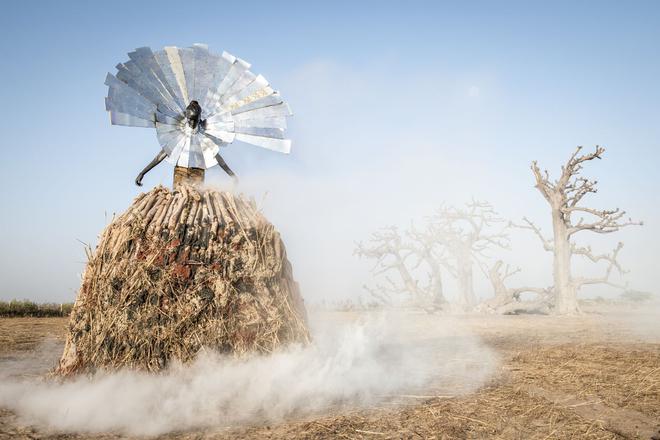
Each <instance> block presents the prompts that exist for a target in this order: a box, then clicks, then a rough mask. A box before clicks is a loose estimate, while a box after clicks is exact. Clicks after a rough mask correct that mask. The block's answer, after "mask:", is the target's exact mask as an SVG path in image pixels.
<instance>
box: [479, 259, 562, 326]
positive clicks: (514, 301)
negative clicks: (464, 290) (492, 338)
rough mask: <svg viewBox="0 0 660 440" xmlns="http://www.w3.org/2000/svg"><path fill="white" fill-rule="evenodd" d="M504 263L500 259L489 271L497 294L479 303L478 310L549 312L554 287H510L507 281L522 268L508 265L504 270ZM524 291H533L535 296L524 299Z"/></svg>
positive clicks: (489, 277) (498, 312)
mask: <svg viewBox="0 0 660 440" xmlns="http://www.w3.org/2000/svg"><path fill="white" fill-rule="evenodd" d="M503 265H504V263H503V262H502V260H498V261H497V262H495V264H494V265H493V266H492V267H491V268H490V270H489V271H488V279H489V280H490V282H491V284H492V286H493V291H494V293H495V295H494V296H493V297H492V298H490V299H488V300H486V301H483V302H482V303H481V304H479V307H478V310H479V311H482V312H487V313H497V314H508V313H520V312H525V313H544V314H547V313H549V311H550V309H551V307H552V306H553V304H552V289H551V288H545V289H544V288H540V287H527V286H526V287H515V288H509V287H507V286H506V284H505V281H506V280H507V279H508V278H510V277H512V276H513V275H515V274H517V273H518V272H520V268H516V269H513V268H511V267H510V266H509V265H506V267H505V268H504V272H502V268H503ZM523 293H533V294H535V296H536V297H535V298H534V299H532V300H523V298H522V294H523Z"/></svg>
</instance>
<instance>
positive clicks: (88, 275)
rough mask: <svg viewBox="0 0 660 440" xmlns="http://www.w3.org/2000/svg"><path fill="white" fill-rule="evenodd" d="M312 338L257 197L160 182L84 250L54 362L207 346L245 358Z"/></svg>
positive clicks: (177, 356) (122, 358)
mask: <svg viewBox="0 0 660 440" xmlns="http://www.w3.org/2000/svg"><path fill="white" fill-rule="evenodd" d="M308 341H309V333H308V331H307V326H306V316H305V310H304V306H303V302H302V298H301V296H300V293H299V290H298V285H297V283H296V282H295V281H294V280H293V275H292V270H291V264H290V263H289V261H288V260H287V257H286V251H285V248H284V245H283V243H282V240H281V239H280V236H279V234H278V232H277V231H276V230H275V228H274V227H273V225H272V224H270V223H269V222H268V221H267V220H266V218H265V217H264V216H263V215H262V214H261V213H260V212H259V211H258V210H257V208H256V206H255V204H254V202H252V201H248V200H246V199H244V198H243V197H240V196H235V195H232V194H230V193H226V192H218V191H214V190H209V189H200V188H197V187H192V186H188V185H182V186H179V187H177V188H176V190H174V191H171V190H169V189H167V188H164V187H157V188H154V189H153V190H152V191H150V192H148V193H146V194H142V195H140V196H138V197H137V199H136V200H135V202H134V203H133V205H132V206H131V207H130V208H129V209H128V210H127V211H126V212H125V213H123V214H122V215H121V216H119V217H118V218H116V219H115V220H114V221H113V222H112V223H111V224H110V225H108V227H107V228H106V229H105V230H104V231H103V233H102V235H101V238H100V242H99V244H98V247H97V249H96V251H95V252H94V253H93V254H92V253H91V252H90V255H89V262H88V264H87V268H86V270H85V273H84V276H83V282H82V286H81V288H80V292H79V294H78V298H77V299H76V303H75V305H74V308H73V312H72V315H71V321H70V324H69V332H68V336H67V342H66V346H65V349H64V354H63V355H62V359H61V361H60V365H59V367H58V369H57V371H56V372H57V373H58V374H60V375H64V376H66V375H71V374H75V373H81V372H84V373H93V372H94V371H96V370H97V369H99V368H102V369H115V368H120V367H121V368H129V369H136V370H145V371H158V370H161V369H163V368H164V367H166V366H167V365H168V364H169V363H170V362H171V361H173V360H177V361H182V362H187V361H190V360H192V359H194V358H195V356H196V355H197V353H199V352H200V350H204V349H207V348H209V349H213V350H217V351H220V352H223V353H231V354H234V355H239V356H240V355H243V354H246V353H251V352H258V353H268V352H271V351H273V350H274V349H276V348H277V347H279V346H281V345H283V344H287V343H292V342H300V343H306V342H308Z"/></svg>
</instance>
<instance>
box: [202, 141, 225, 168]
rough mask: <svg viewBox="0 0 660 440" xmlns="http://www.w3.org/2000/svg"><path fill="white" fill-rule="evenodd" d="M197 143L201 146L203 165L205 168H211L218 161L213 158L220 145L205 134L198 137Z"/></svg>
mask: <svg viewBox="0 0 660 440" xmlns="http://www.w3.org/2000/svg"><path fill="white" fill-rule="evenodd" d="M199 143H200V145H201V146H202V154H203V156H204V166H205V167H206V168H211V167H212V166H214V165H217V164H218V162H217V161H216V160H215V155H216V154H218V152H219V151H220V147H219V146H218V145H216V144H215V143H214V142H213V141H212V140H211V139H209V138H208V137H206V136H203V137H202V138H200V140H199Z"/></svg>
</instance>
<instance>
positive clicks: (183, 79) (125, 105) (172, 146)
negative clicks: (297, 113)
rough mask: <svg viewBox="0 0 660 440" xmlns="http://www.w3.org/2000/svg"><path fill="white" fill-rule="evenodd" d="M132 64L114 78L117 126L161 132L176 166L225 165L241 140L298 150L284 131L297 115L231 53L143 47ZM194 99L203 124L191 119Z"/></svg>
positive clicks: (110, 104) (111, 103) (110, 102)
mask: <svg viewBox="0 0 660 440" xmlns="http://www.w3.org/2000/svg"><path fill="white" fill-rule="evenodd" d="M128 57H129V60H127V61H125V62H123V63H120V64H118V65H117V66H116V68H117V73H116V74H115V75H112V74H108V76H107V77H106V81H105V84H106V85H107V86H108V96H107V98H106V100H105V106H106V110H107V111H108V112H110V121H111V123H112V124H115V125H125V126H132V127H155V128H156V137H157V139H158V143H159V144H160V146H161V148H162V149H163V150H164V151H165V153H167V156H168V157H167V160H168V162H170V163H172V164H176V165H178V166H184V167H195V168H210V167H212V166H215V165H217V161H216V159H215V156H216V154H218V152H219V150H220V148H221V147H224V146H226V145H228V144H230V143H232V142H234V141H235V140H239V141H241V142H245V143H249V144H252V145H256V146H259V147H263V148H267V149H269V150H274V151H279V152H282V153H288V152H289V151H290V148H291V141H290V140H288V139H286V138H285V134H284V130H285V129H286V119H285V118H286V117H287V116H290V115H291V110H290V109H289V106H288V105H287V104H286V103H285V102H284V101H283V100H282V98H281V96H280V95H279V93H278V92H277V91H275V90H274V89H273V88H272V87H271V85H270V84H269V83H268V81H267V80H266V79H265V78H264V77H263V76H261V75H255V74H254V73H252V72H250V70H249V69H250V64H249V63H247V62H246V61H244V60H242V59H240V58H237V57H235V56H233V55H231V54H229V53H228V52H223V53H222V54H220V55H219V54H214V53H212V52H210V51H209V49H208V47H207V46H206V45H203V44H195V45H193V46H192V47H188V48H178V47H166V48H164V49H163V50H160V51H156V52H154V51H152V50H151V49H150V48H148V47H141V48H138V49H135V50H134V51H133V52H130V53H129V54H128ZM193 100H195V101H197V102H198V103H199V105H200V106H201V109H202V113H201V121H200V122H199V124H197V119H194V118H193V119H191V120H188V118H187V116H186V107H188V105H189V104H190V102H191V101H193ZM191 118H192V116H191ZM193 127H195V128H193Z"/></svg>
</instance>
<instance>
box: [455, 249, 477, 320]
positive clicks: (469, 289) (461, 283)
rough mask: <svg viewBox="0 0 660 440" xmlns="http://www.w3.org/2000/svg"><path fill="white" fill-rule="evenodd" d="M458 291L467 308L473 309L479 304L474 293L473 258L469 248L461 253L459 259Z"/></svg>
mask: <svg viewBox="0 0 660 440" xmlns="http://www.w3.org/2000/svg"><path fill="white" fill-rule="evenodd" d="M457 269H458V291H459V294H460V301H461V302H462V305H463V306H464V307H465V308H466V309H467V310H472V309H473V308H474V306H476V305H477V297H476V296H475V294H474V285H473V282H472V258H471V255H470V253H469V250H466V251H463V252H461V254H460V257H459V261H458V268H457Z"/></svg>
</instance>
